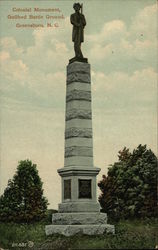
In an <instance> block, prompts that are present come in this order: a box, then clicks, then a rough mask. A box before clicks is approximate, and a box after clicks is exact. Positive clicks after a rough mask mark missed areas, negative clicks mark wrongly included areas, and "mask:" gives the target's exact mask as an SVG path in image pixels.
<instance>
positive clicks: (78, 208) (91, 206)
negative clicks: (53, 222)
mask: <svg viewBox="0 0 158 250" xmlns="http://www.w3.org/2000/svg"><path fill="white" fill-rule="evenodd" d="M58 207H59V212H60V213H63V212H87V211H88V212H99V211H100V205H99V203H97V202H86V201H82V202H65V203H64V202H63V203H60V204H58Z"/></svg>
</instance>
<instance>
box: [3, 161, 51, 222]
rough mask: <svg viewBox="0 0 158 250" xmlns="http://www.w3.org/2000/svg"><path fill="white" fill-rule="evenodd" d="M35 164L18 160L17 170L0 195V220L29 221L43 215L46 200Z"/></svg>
mask: <svg viewBox="0 0 158 250" xmlns="http://www.w3.org/2000/svg"><path fill="white" fill-rule="evenodd" d="M42 185H43V183H42V182H41V179H40V177H39V175H38V170H37V168H36V165H35V164H32V162H31V161H29V160H25V161H20V162H19V165H18V167H17V171H16V173H15V175H14V176H13V179H12V180H9V181H8V186H7V188H6V189H5V190H4V194H3V195H2V196H1V197H0V221H13V222H31V221H38V220H40V219H42V218H43V217H44V216H45V213H46V210H47V205H48V201H47V199H46V198H45V197H44V196H43V189H42Z"/></svg>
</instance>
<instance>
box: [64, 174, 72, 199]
mask: <svg viewBox="0 0 158 250" xmlns="http://www.w3.org/2000/svg"><path fill="white" fill-rule="evenodd" d="M64 199H71V180H70V179H69V180H64Z"/></svg>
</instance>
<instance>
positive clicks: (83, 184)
mask: <svg viewBox="0 0 158 250" xmlns="http://www.w3.org/2000/svg"><path fill="white" fill-rule="evenodd" d="M78 186H79V198H88V199H90V198H92V191H91V189H92V187H91V180H81V179H80V180H78Z"/></svg>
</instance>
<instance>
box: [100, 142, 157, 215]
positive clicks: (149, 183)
mask: <svg viewBox="0 0 158 250" xmlns="http://www.w3.org/2000/svg"><path fill="white" fill-rule="evenodd" d="M118 158H119V161H118V162H115V163H114V164H113V165H111V167H109V169H108V174H107V177H106V176H105V175H103V179H102V180H101V181H100V182H99V183H98V186H99V187H100V189H101V195H100V196H99V202H100V205H101V207H102V210H103V211H104V212H108V214H109V215H111V216H112V217H115V218H120V217H124V218H129V217H140V216H141V217H144V216H149V217H150V216H155V215H156V214H157V172H158V171H157V158H156V156H155V155H154V153H153V152H152V151H151V150H150V149H147V147H146V145H144V146H142V145H139V146H138V147H137V148H136V149H134V150H133V152H132V153H130V151H129V149H127V148H126V147H125V148H124V149H123V150H121V151H119V154H118Z"/></svg>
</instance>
